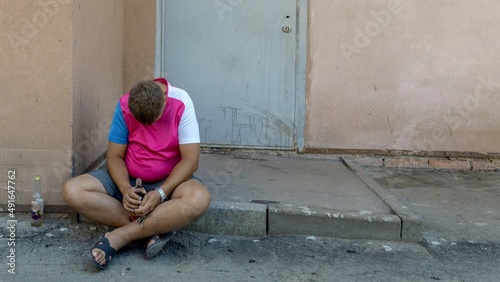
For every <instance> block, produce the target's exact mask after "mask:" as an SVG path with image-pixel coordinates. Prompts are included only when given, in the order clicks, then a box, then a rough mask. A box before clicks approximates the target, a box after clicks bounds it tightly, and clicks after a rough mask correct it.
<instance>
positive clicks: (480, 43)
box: [305, 0, 500, 153]
mask: <svg viewBox="0 0 500 282" xmlns="http://www.w3.org/2000/svg"><path fill="white" fill-rule="evenodd" d="M499 26H500V2H499V1H496V0H479V1H442V0H440V1H434V0H401V1H398V0H358V1H343V0H332V1H323V0H310V2H309V58H308V86H307V117H306V125H305V146H306V147H308V148H334V149H360V150H366V149H374V150H410V151H461V152H490V153H498V152H500V145H499V143H498V140H500V110H499V109H500V64H499V57H500V49H498V44H499V42H500V29H499V28H498V27H499Z"/></svg>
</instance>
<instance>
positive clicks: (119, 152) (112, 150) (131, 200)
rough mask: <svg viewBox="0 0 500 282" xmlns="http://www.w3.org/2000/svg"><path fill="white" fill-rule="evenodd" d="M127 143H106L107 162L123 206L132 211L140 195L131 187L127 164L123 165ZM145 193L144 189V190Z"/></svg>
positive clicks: (137, 204)
mask: <svg viewBox="0 0 500 282" xmlns="http://www.w3.org/2000/svg"><path fill="white" fill-rule="evenodd" d="M126 151H127V145H126V144H125V145H122V144H117V143H113V142H109V143H108V153H107V162H108V170H109V174H110V175H111V178H112V179H113V181H114V182H115V183H116V185H117V186H118V189H120V192H121V193H122V195H123V207H124V208H125V209H126V210H128V211H131V212H132V211H134V209H136V208H138V207H139V204H140V203H141V202H140V197H139V196H138V195H136V194H135V193H134V189H131V188H132V187H131V186H130V181H129V174H128V170H127V166H126V165H125V152H126ZM144 193H146V191H144Z"/></svg>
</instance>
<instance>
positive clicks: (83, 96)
mask: <svg viewBox="0 0 500 282" xmlns="http://www.w3.org/2000/svg"><path fill="white" fill-rule="evenodd" d="M73 10H74V18H73V41H74V46H73V87H74V91H73V125H72V126H73V140H72V144H73V160H74V165H75V167H74V174H75V175H78V174H81V173H82V172H83V171H84V170H85V169H86V168H88V167H89V166H90V165H91V164H92V162H93V161H95V160H96V159H98V158H99V157H100V156H101V155H102V154H103V153H105V151H106V150H107V145H108V140H107V136H108V131H109V126H110V124H111V119H112V117H113V112H114V109H115V106H116V101H117V99H118V97H120V96H121V95H122V94H123V15H124V5H123V1H122V0H107V1H101V0H75V1H74V5H73Z"/></svg>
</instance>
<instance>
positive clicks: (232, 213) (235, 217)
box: [184, 202, 267, 237]
mask: <svg viewBox="0 0 500 282" xmlns="http://www.w3.org/2000/svg"><path fill="white" fill-rule="evenodd" d="M184 229H186V230H191V231H196V232H202V233H208V234H219V235H235V236H254V237H257V236H266V235H267V206H266V205H263V204H253V203H236V202H212V203H211V204H210V207H209V209H208V211H207V212H206V213H205V214H204V215H203V216H201V217H200V218H198V219H197V220H196V221H195V222H193V223H191V224H190V225H188V226H186V227H185V228H184Z"/></svg>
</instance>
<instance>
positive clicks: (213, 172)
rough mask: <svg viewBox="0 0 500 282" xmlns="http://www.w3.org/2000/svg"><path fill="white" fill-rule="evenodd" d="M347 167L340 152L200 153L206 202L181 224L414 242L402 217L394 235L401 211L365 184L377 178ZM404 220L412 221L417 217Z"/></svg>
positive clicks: (235, 232)
mask: <svg viewBox="0 0 500 282" xmlns="http://www.w3.org/2000/svg"><path fill="white" fill-rule="evenodd" d="M353 166H355V165H354V164H353ZM355 169H356V171H355V170H353V169H352V168H351V167H350V164H348V163H347V162H346V161H344V160H342V159H338V158H321V157H318V156H311V155H300V154H284V155H273V154H269V153H258V152H229V153H228V152H224V153H203V154H202V155H201V159H200V167H199V169H198V171H197V173H196V176H197V177H198V178H200V179H201V180H202V181H203V182H204V183H205V185H206V186H207V187H208V188H209V190H210V192H211V194H212V204H211V207H210V209H209V212H207V214H206V215H204V216H203V217H201V218H200V219H199V220H198V221H197V222H195V223H193V224H192V225H190V226H188V227H187V229H190V230H196V231H201V232H204V231H206V232H214V230H213V229H214V227H215V229H216V230H215V231H216V232H217V233H218V234H231V235H249V234H254V235H255V234H257V235H260V234H263V230H265V234H269V235H311V236H327V237H336V238H346V239H381V240H401V239H403V240H408V241H418V238H419V232H420V229H418V228H408V226H410V225H409V224H408V225H406V228H407V230H406V231H409V232H405V234H404V235H403V234H402V231H403V229H402V227H403V226H402V221H401V218H402V216H404V217H406V218H408V215H407V214H406V210H404V209H403V208H401V206H402V204H400V203H399V202H398V201H397V200H396V199H395V198H391V197H389V196H387V195H386V196H385V199H384V197H381V196H383V195H382V194H383V192H384V189H383V188H381V187H380V186H377V187H375V189H373V187H370V185H378V184H377V183H376V182H373V183H371V182H368V180H369V177H367V176H366V175H365V174H363V173H362V169H361V168H359V167H355ZM367 182H368V184H367ZM377 189H378V190H377ZM379 190H380V191H379ZM377 191H378V192H377ZM222 203H224V204H222ZM248 204H253V205H248ZM256 205H257V206H256ZM259 205H260V206H259ZM398 210H399V211H402V212H401V215H402V216H400V214H398ZM264 211H265V218H264V217H263V212H264ZM263 218H264V220H263ZM410 219H415V220H417V221H416V223H415V224H416V225H417V227H419V226H420V225H419V221H418V218H413V215H412V214H411V215H410ZM407 222H408V223H409V222H411V221H409V220H408V221H407ZM264 225H265V227H264ZM264 228H265V229H264ZM412 232H413V233H412ZM407 234H411V235H407Z"/></svg>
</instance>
